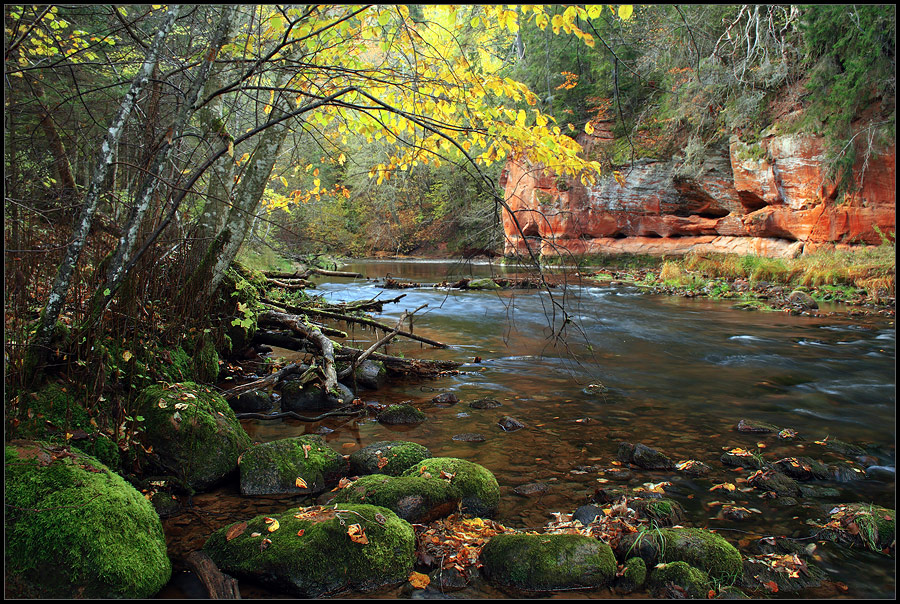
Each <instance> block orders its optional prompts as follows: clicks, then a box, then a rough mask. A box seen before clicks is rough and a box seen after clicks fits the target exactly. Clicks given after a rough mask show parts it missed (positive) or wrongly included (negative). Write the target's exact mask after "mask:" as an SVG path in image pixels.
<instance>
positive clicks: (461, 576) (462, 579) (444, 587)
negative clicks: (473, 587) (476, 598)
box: [428, 566, 471, 593]
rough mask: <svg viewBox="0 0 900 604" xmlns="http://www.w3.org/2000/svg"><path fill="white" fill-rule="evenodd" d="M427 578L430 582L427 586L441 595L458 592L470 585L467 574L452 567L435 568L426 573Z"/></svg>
mask: <svg viewBox="0 0 900 604" xmlns="http://www.w3.org/2000/svg"><path fill="white" fill-rule="evenodd" d="M428 578H429V579H430V580H431V583H430V584H429V586H430V587H432V588H434V589H436V590H437V591H439V592H441V593H444V592H448V591H450V592H452V591H459V590H460V589H465V588H466V587H468V586H469V583H471V579H470V578H469V574H468V573H467V572H466V571H464V570H459V569H457V568H456V567H454V566H451V567H449V568H437V569H435V570H433V571H431V572H430V573H428Z"/></svg>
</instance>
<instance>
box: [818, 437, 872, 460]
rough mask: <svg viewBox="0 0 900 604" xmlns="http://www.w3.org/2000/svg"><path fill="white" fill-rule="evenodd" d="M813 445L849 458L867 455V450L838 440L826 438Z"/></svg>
mask: <svg viewBox="0 0 900 604" xmlns="http://www.w3.org/2000/svg"><path fill="white" fill-rule="evenodd" d="M813 444H816V445H819V446H821V447H825V448H826V449H828V450H829V451H834V452H835V453H837V454H839V455H844V456H847V457H857V456H863V455H866V450H865V449H864V448H862V447H861V446H859V445H854V444H852V443H847V442H844V441H842V440H838V439H836V438H826V439H825V440H818V441H815V442H814V443H813Z"/></svg>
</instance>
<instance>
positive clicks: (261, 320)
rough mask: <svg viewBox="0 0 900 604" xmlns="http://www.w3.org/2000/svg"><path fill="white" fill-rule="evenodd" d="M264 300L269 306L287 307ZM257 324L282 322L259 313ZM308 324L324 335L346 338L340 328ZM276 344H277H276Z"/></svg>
mask: <svg viewBox="0 0 900 604" xmlns="http://www.w3.org/2000/svg"><path fill="white" fill-rule="evenodd" d="M264 301H265V300H264ZM265 302H266V303H267V304H270V305H271V306H278V307H280V308H284V309H286V310H287V309H288V308H289V307H286V306H285V305H283V304H279V303H278V302H268V301H265ZM291 308H293V307H291ZM295 310H297V311H302V309H301V308H299V307H297V308H295ZM295 314H296V313H295ZM257 324H259V325H282V323H280V322H279V321H270V320H269V319H267V318H266V317H264V316H263V315H259V317H258V318H257ZM310 325H312V326H313V327H316V328H318V329H319V331H321V332H322V333H323V334H325V335H326V336H334V337H336V338H346V337H347V332H344V331H341V330H340V329H334V328H332V327H328V326H327V325H319V324H317V323H312V322H310ZM276 346H277V344H276Z"/></svg>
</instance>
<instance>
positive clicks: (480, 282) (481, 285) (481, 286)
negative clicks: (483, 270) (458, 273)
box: [466, 277, 501, 290]
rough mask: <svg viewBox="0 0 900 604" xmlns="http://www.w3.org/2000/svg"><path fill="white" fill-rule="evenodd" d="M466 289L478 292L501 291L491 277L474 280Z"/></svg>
mask: <svg viewBox="0 0 900 604" xmlns="http://www.w3.org/2000/svg"><path fill="white" fill-rule="evenodd" d="M466 289H476V290H494V289H501V288H500V286H499V285H497V282H496V281H494V280H493V279H491V278H490V277H485V278H483V279H472V280H471V281H469V282H468V283H467V284H466Z"/></svg>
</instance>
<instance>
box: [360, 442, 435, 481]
mask: <svg viewBox="0 0 900 604" xmlns="http://www.w3.org/2000/svg"><path fill="white" fill-rule="evenodd" d="M429 457H431V452H429V451H428V449H427V448H426V447H424V446H422V445H420V444H418V443H413V442H408V441H381V442H377V443H372V444H371V445H366V446H365V447H363V448H362V449H359V450H357V451H354V452H353V453H351V454H350V473H351V474H353V475H357V476H362V475H364V474H386V475H388V476H399V475H400V474H402V473H403V472H404V471H406V470H407V469H409V468H410V467H412V466H413V465H415V464H417V463H419V462H420V461H422V460H424V459H428V458H429Z"/></svg>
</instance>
